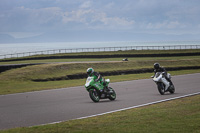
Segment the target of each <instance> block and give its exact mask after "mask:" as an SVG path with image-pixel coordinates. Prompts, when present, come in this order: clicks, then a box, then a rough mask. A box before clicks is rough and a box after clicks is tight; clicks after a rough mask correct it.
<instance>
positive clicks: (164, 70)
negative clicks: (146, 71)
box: [153, 63, 172, 91]
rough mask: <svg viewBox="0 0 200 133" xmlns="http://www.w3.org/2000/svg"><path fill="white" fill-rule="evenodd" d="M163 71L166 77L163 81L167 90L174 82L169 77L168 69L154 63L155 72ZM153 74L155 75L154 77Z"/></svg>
mask: <svg viewBox="0 0 200 133" xmlns="http://www.w3.org/2000/svg"><path fill="white" fill-rule="evenodd" d="M157 72H162V73H163V76H164V77H165V78H164V80H163V83H164V84H165V91H166V90H167V89H168V88H169V86H170V84H172V82H171V80H170V79H169V78H168V77H167V71H166V69H165V68H164V67H161V66H160V64H159V63H154V73H155V74H156V73H157ZM155 74H154V76H155ZM154 76H153V77H154Z"/></svg>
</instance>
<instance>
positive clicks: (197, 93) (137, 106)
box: [42, 92, 200, 125]
mask: <svg viewBox="0 0 200 133" xmlns="http://www.w3.org/2000/svg"><path fill="white" fill-rule="evenodd" d="M199 94H200V92H196V93H192V94H188V95H183V96H179V97H173V98H169V99H164V100H159V101H155V102H150V103H146V104H141V105H136V106H132V107H128V108H123V109H118V110H113V111H109V112H105V113H101V114H96V115H90V116H84V117H80V118H76V119H71V120H79V119H85V118H90V117H95V116H101V115H105V114H110V113H114V112H119V111H124V110H128V109H133V108H139V107H144V106H148V105H152V104H157V103H161V102H166V101H170V100H175V99H180V98H184V97H189V96H194V95H199ZM61 122H64V121H58V122H52V123H48V124H56V123H61ZM42 125H47V124H42Z"/></svg>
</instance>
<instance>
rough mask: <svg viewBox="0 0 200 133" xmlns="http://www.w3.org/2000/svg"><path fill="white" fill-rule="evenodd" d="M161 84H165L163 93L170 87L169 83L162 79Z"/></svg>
mask: <svg viewBox="0 0 200 133" xmlns="http://www.w3.org/2000/svg"><path fill="white" fill-rule="evenodd" d="M162 82H163V83H164V84H165V91H167V90H168V88H169V86H170V82H168V81H167V80H166V79H165V78H162Z"/></svg>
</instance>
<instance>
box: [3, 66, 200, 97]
mask: <svg viewBox="0 0 200 133" xmlns="http://www.w3.org/2000/svg"><path fill="white" fill-rule="evenodd" d="M169 73H170V74H171V75H172V76H174V75H183V74H191V73H200V69H198V70H182V71H171V72H170V71H169ZM152 75H153V73H143V74H128V75H118V76H105V77H104V78H109V79H110V80H111V82H120V81H128V80H138V79H147V78H150V76H152ZM85 80H86V79H76V80H61V81H48V82H32V81H29V80H26V81H16V80H6V81H4V80H0V84H1V86H0V95H5V94H13V93H22V92H30V91H40V90H49V89H56V88H67V87H74V86H84V84H85ZM172 81H173V79H172ZM152 82H153V81H152Z"/></svg>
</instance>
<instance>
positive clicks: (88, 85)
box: [85, 77, 104, 91]
mask: <svg viewBox="0 0 200 133" xmlns="http://www.w3.org/2000/svg"><path fill="white" fill-rule="evenodd" d="M85 88H86V89H87V91H89V90H90V89H92V88H95V89H97V90H103V88H104V87H103V85H101V83H100V81H98V82H95V81H94V77H88V78H87V80H86V83H85Z"/></svg>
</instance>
